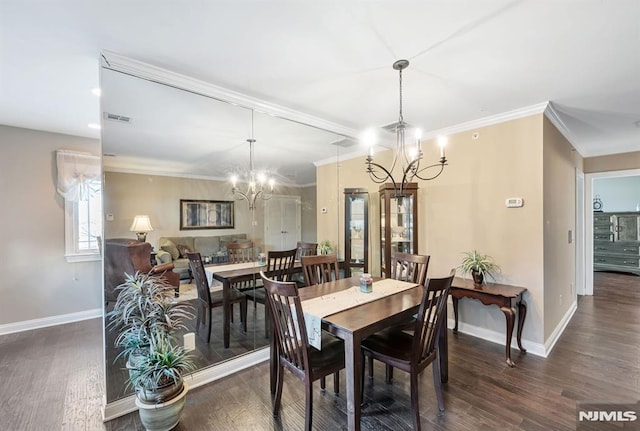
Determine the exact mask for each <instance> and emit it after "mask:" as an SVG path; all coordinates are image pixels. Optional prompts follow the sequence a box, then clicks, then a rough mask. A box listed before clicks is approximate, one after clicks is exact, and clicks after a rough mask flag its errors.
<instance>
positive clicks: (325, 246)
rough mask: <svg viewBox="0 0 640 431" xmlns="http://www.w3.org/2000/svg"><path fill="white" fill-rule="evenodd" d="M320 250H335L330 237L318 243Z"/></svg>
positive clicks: (322, 252)
mask: <svg viewBox="0 0 640 431" xmlns="http://www.w3.org/2000/svg"><path fill="white" fill-rule="evenodd" d="M318 252H319V253H320V254H329V253H331V252H333V243H332V242H331V241H329V240H328V239H325V240H323V241H320V244H318Z"/></svg>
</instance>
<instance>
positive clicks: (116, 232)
mask: <svg viewBox="0 0 640 431" xmlns="http://www.w3.org/2000/svg"><path fill="white" fill-rule="evenodd" d="M187 87H188V86H187ZM101 88H102V98H101V111H102V152H103V169H104V213H105V214H104V216H105V222H104V226H105V227H104V241H105V243H106V242H107V241H109V240H110V239H115V238H128V239H131V240H134V239H136V233H135V232H132V231H130V227H131V225H132V222H133V220H134V217H135V216H136V215H147V216H149V221H150V223H151V226H152V229H153V230H151V231H149V232H147V236H146V242H148V243H150V244H151V245H152V247H153V253H152V258H154V259H156V261H159V260H160V259H161V258H162V259H164V258H163V253H164V252H165V248H163V246H162V244H163V243H162V241H165V240H167V239H174V240H175V241H176V242H179V241H181V239H184V237H191V240H192V241H193V240H194V239H195V240H201V241H204V239H203V238H205V237H212V236H218V237H220V238H219V239H220V241H222V242H224V241H227V240H231V239H234V238H237V237H243V238H246V239H248V240H251V241H253V243H254V244H253V245H254V247H257V248H259V249H260V251H261V252H264V253H266V252H268V250H276V249H287V248H293V247H295V243H296V242H297V241H298V240H302V241H312V242H319V241H322V240H328V241H330V242H332V243H333V244H334V245H335V246H336V247H339V244H340V242H341V238H340V237H339V235H338V234H337V231H336V232H334V231H333V230H332V231H329V230H326V231H323V229H319V228H318V217H325V219H324V224H326V221H327V220H330V219H331V220H332V222H331V224H334V226H335V225H336V224H340V223H342V221H341V220H340V218H339V216H338V214H339V211H338V208H339V206H340V199H341V198H342V195H341V191H340V189H339V180H338V177H339V172H338V171H339V168H337V167H334V168H333V169H334V170H335V178H336V183H335V187H333V186H332V187H330V189H329V190H331V192H330V193H329V194H330V195H331V196H322V197H321V199H318V196H317V193H316V164H314V163H316V162H322V161H329V160H333V161H335V160H336V157H339V156H340V153H341V151H344V147H343V146H341V145H340V143H341V142H343V141H344V138H343V136H344V133H337V132H336V131H330V130H326V128H321V127H317V126H312V125H309V124H305V123H304V122H301V121H298V120H296V121H292V120H290V119H287V118H284V117H283V115H282V112H275V113H274V112H269V111H268V110H267V109H265V108H264V107H261V109H260V110H257V109H253V108H254V107H252V106H241V105H239V104H237V103H230V102H229V101H227V100H221V99H220V98H216V97H211V96H210V95H206V94H205V93H206V92H204V91H194V90H193V89H191V88H189V89H186V88H182V87H181V86H180V85H176V84H175V83H173V82H172V83H169V82H163V81H162V80H160V79H158V78H157V77H156V78H150V77H149V76H145V75H144V73H142V74H139V75H138V74H136V73H133V72H131V70H127V71H123V70H122V69H119V68H117V67H114V66H113V65H112V64H109V61H108V59H106V58H105V59H104V61H103V64H102V69H101ZM338 131H339V132H343V131H342V130H338ZM248 139H255V143H254V149H253V157H254V165H255V167H256V168H260V169H266V170H267V171H268V172H269V175H270V176H272V177H273V178H274V179H275V183H276V185H275V188H274V193H273V197H272V198H271V199H270V200H268V201H265V202H262V201H258V202H257V204H256V206H255V209H253V210H250V209H249V205H248V203H247V202H246V201H244V200H235V202H234V224H233V228H224V229H201V230H199V229H189V230H180V211H181V203H180V201H181V200H193V201H198V200H200V201H229V200H234V195H233V193H232V185H231V181H230V177H231V174H232V173H237V174H240V177H241V178H240V180H239V181H238V187H239V188H243V187H246V184H245V183H244V182H243V181H242V174H246V173H247V172H248V170H249V164H250V145H249V142H248V141H247V140H248ZM320 164H322V163H320ZM334 166H335V164H334ZM332 175H333V174H332ZM323 193H326V192H323ZM317 202H322V206H323V208H318V205H317ZM325 210H326V211H325ZM323 211H324V212H323ZM223 237H224V239H223ZM220 241H219V242H217V243H216V244H218V247H219V248H218V250H221V249H222V247H221V246H220V244H221V242H220ZM191 244H193V242H192V243H191ZM208 247H209V248H208V249H207V251H206V255H207V258H208V261H209V262H210V263H212V264H214V263H217V262H216V259H217V258H218V257H220V256H219V255H217V251H218V250H214V249H213V248H211V247H212V246H211V244H209V246H208ZM196 251H200V252H201V253H202V252H203V250H197V249H196ZM167 253H168V252H167ZM169 254H170V253H169ZM203 254H205V253H203ZM172 258H173V256H172ZM176 268H177V267H176ZM181 278H182V280H181V284H180V295H179V297H178V300H180V301H193V300H194V298H195V297H196V296H195V295H197V293H196V290H195V288H194V285H193V281H192V280H189V278H188V272H187V275H186V276H184V277H181ZM105 287H106V283H105ZM107 296H108V295H107V292H106V291H105V298H106V301H105V310H108V309H109V301H108V299H109V298H108V297H107ZM233 312H234V322H233V323H232V324H231V333H230V344H229V347H224V345H223V344H224V343H223V340H222V338H223V337H222V328H221V327H220V325H221V321H220V318H219V317H218V318H217V320H216V318H215V317H214V319H213V322H212V327H213V328H212V331H211V340H210V342H207V340H206V335H202V333H203V332H206V328H205V329H204V330H202V329H201V330H200V334H201V335H198V333H197V334H196V337H195V339H196V349H195V350H194V351H193V352H192V353H193V355H194V357H195V359H196V363H197V366H198V369H199V370H203V369H207V368H209V367H215V366H219V365H225V366H227V367H228V366H229V364H233V363H234V362H233V361H235V360H237V359H238V358H242V357H243V356H244V355H247V354H249V353H251V352H256V350H257V349H262V348H264V347H266V346H267V345H268V342H269V339H268V337H267V336H266V332H265V321H264V305H263V304H259V303H258V304H255V306H254V304H253V302H252V301H251V300H250V301H249V307H248V313H247V314H248V316H247V326H248V328H247V331H246V332H244V331H243V330H242V325H241V324H240V316H239V309H238V308H234V310H233ZM214 315H216V312H215V311H214ZM218 315H221V313H218ZM216 325H218V326H216ZM188 326H189V329H188V332H195V319H194V321H193V322H189V323H188ZM113 338H114V337H113V334H112V333H111V332H110V331H108V330H105V338H104V339H105V362H106V363H105V367H106V373H105V376H106V392H107V394H106V400H107V404H109V403H113V402H115V401H117V400H119V399H122V398H124V397H127V396H128V395H131V394H132V392H131V390H129V391H127V390H125V383H124V382H125V380H126V376H127V374H126V370H125V369H124V363H120V362H118V361H116V360H115V357H116V355H117V351H116V350H115V349H114V348H113ZM265 357H266V354H265ZM121 362H122V361H121ZM232 367H233V365H232Z"/></svg>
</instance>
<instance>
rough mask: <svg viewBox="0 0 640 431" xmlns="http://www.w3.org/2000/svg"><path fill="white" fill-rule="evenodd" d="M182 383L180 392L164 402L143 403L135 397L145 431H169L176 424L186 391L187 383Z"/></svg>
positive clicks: (182, 407) (180, 413)
mask: <svg viewBox="0 0 640 431" xmlns="http://www.w3.org/2000/svg"><path fill="white" fill-rule="evenodd" d="M183 384H184V387H183V389H182V392H180V394H178V396H177V397H175V398H173V399H171V400H169V401H167V402H165V403H160V404H151V403H145V402H143V401H140V399H139V398H138V397H136V406H137V407H138V409H139V410H138V412H139V413H140V420H141V421H142V424H143V425H144V427H145V429H146V430H147V431H169V430H171V429H173V428H174V427H175V426H176V425H178V422H179V421H180V416H181V415H182V410H183V409H184V403H185V400H186V398H185V397H186V395H187V391H188V388H187V384H186V383H184V382H183Z"/></svg>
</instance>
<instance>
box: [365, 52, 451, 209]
mask: <svg viewBox="0 0 640 431" xmlns="http://www.w3.org/2000/svg"><path fill="white" fill-rule="evenodd" d="M407 67H409V60H398V61H396V62H395V63H393V68H394V69H395V70H397V71H398V73H399V75H400V115H399V117H398V123H397V124H396V127H395V129H396V150H395V154H394V155H393V162H392V163H391V167H390V168H389V169H387V168H385V167H384V166H382V165H380V164H379V163H376V162H374V161H373V144H374V142H373V141H374V136H373V134H372V133H368V134H367V135H366V136H365V138H364V139H365V141H368V142H367V144H368V145H369V154H368V155H367V158H366V161H365V164H366V166H367V168H366V171H367V173H368V174H369V178H371V180H372V181H373V182H375V183H377V184H380V183H385V182H389V181H391V182H392V183H393V187H394V190H395V195H396V196H403V195H404V191H405V189H406V185H407V183H410V182H412V181H414V180H416V179H420V180H424V181H428V180H433V179H435V178H437V177H438V176H440V174H441V173H442V172H443V170H444V167H445V166H446V165H447V159H446V157H445V155H444V146H445V144H446V142H447V140H446V138H445V137H439V138H438V144H439V146H440V160H439V161H438V162H437V163H434V164H432V165H428V166H422V165H421V163H422V156H423V154H422V143H421V142H420V140H421V139H422V136H421V131H420V130H419V129H416V133H415V138H416V141H415V145H407V144H406V143H405V131H406V128H407V124H406V123H405V122H404V117H403V116H402V71H403V70H404V69H406V68H407ZM398 159H400V163H401V164H402V180H401V181H397V180H396V179H395V178H394V177H393V171H394V169H395V167H396V163H397V162H398ZM427 171H428V172H427ZM428 173H430V174H431V176H427V174H428Z"/></svg>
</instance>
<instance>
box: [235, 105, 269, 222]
mask: <svg viewBox="0 0 640 431" xmlns="http://www.w3.org/2000/svg"><path fill="white" fill-rule="evenodd" d="M247 142H248V143H249V175H248V181H247V188H246V189H245V190H242V189H240V187H238V176H237V175H233V176H232V177H231V184H232V185H233V187H232V189H231V193H232V194H233V197H234V199H236V200H239V201H241V200H246V201H247V203H248V204H249V209H250V210H254V209H255V208H256V201H258V200H259V199H261V200H263V201H266V200H269V199H271V197H272V196H273V188H274V186H275V180H274V179H273V178H268V177H267V175H266V174H265V173H264V172H256V171H255V169H254V166H253V145H254V144H255V142H256V140H255V139H253V111H252V112H251V138H250V139H247Z"/></svg>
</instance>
